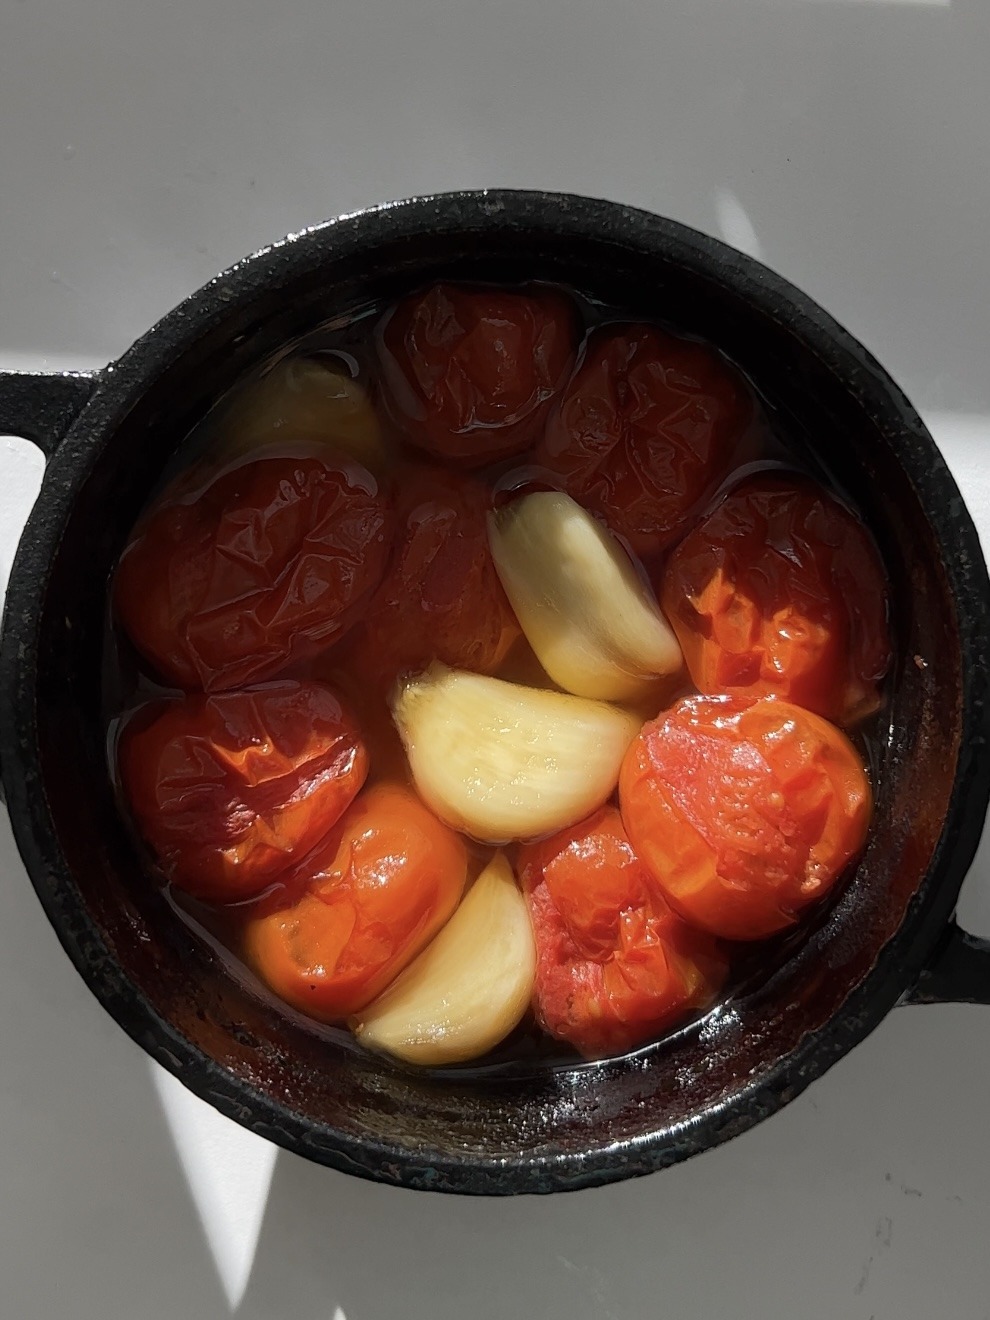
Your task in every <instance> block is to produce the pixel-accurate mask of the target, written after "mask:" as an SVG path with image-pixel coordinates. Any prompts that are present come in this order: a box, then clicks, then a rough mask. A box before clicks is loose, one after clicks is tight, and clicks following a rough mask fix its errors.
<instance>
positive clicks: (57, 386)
mask: <svg viewBox="0 0 990 1320" xmlns="http://www.w3.org/2000/svg"><path fill="white" fill-rule="evenodd" d="M96 380H97V378H96V376H95V375H94V374H91V373H88V372H78V371H63V372H44V371H41V372H32V371H10V372H3V371H0V435H19V436H23V437H24V439H25V440H30V441H31V442H32V443H33V444H36V445H37V446H38V448H39V449H40V450H42V452H43V453H44V454H45V457H46V458H51V456H52V454H54V452H55V450H56V448H57V446H58V443H59V441H60V440H61V439H62V438H63V436H64V435H65V433H66V431H68V429H69V427H70V426H71V425H72V423H73V421H75V419H76V417H77V416H78V415H79V413H80V412H81V411H82V409H83V405H84V404H85V403H86V401H87V400H88V399H89V396H90V395H91V394H92V393H93V389H94V388H95V386H96Z"/></svg>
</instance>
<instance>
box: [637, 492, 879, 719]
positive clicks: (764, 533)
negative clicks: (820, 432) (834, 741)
mask: <svg viewBox="0 0 990 1320" xmlns="http://www.w3.org/2000/svg"><path fill="white" fill-rule="evenodd" d="M662 598H663V607H664V611H665V613H666V615H667V618H668V619H669V620H670V622H671V624H672V626H673V628H674V630H675V632H676V633H677V637H678V640H679V642H680V644H681V649H682V651H683V652H684V658H685V661H686V662H687V666H688V669H689V670H690V673H691V678H692V679H693V681H694V683H695V684H696V686H697V687H698V688H700V690H701V691H702V692H708V693H728V694H729V695H749V696H753V697H760V696H770V695H777V696H780V697H784V698H785V699H786V700H788V701H793V702H795V703H796V704H798V705H800V706H806V707H807V708H808V709H809V710H813V711H815V712H816V713H817V714H819V715H824V716H825V717H826V718H827V719H831V720H835V721H836V722H837V723H840V724H847V725H848V724H853V723H855V722H856V721H857V720H859V719H861V718H863V717H864V716H865V715H868V714H870V713H871V712H872V711H874V710H876V708H877V707H878V706H879V704H880V689H879V684H880V681H881V679H882V678H883V676H884V674H885V673H886V671H887V669H888V667H889V665H890V659H891V652H890V638H889V633H888V627H887V587H886V581H885V578H884V571H883V566H882V564H881V562H880V557H879V555H878V554H877V551H876V547H875V546H874V544H873V542H872V540H871V539H870V536H869V533H868V532H867V531H866V529H865V527H863V525H862V524H861V523H860V522H859V521H858V520H857V519H856V518H855V516H854V515H853V514H851V513H850V512H849V511H848V510H847V509H846V508H845V507H844V506H843V505H842V504H840V503H839V501H838V500H836V499H835V498H834V497H833V496H831V495H829V494H828V493H827V492H826V491H824V490H823V489H822V488H821V487H820V486H818V485H816V484H815V483H814V482H812V481H810V480H808V479H806V478H801V477H796V476H790V475H788V476H775V475H766V474H764V475H760V476H756V477H751V478H749V479H747V480H746V481H743V482H742V483H741V484H740V485H739V486H737V487H736V488H735V489H734V490H733V491H731V492H730V493H729V494H728V495H727V496H726V497H725V499H724V500H722V502H721V503H720V504H719V505H718V506H717V508H716V509H715V510H714V511H713V512H712V513H711V514H710V515H709V516H708V517H707V518H705V519H704V520H703V521H702V522H700V523H699V524H698V526H697V527H695V529H694V530H693V531H692V532H690V533H689V534H688V536H686V537H685V538H684V540H683V541H682V542H681V544H680V545H679V546H678V547H677V549H676V550H675V551H674V553H673V555H672V556H671V559H670V562H669V563H668V566H667V571H666V574H665V577H664V582H663V591H662Z"/></svg>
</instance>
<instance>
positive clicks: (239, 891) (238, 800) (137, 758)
mask: <svg viewBox="0 0 990 1320" xmlns="http://www.w3.org/2000/svg"><path fill="white" fill-rule="evenodd" d="M148 714H150V715H151V716H152V717H151V718H148V715H146V714H138V715H137V716H136V717H135V718H134V719H132V720H131V722H130V723H129V724H128V725H127V726H126V727H125V729H124V732H123V735H122V737H121V740H120V746H119V749H118V764H119V768H120V778H121V786H122V788H123V790H124V793H125V795H126V797H127V799H128V801H129V802H130V805H131V810H132V811H133V813H134V817H135V819H136V821H137V823H138V826H139V828H140V830H141V833H142V834H143V835H144V838H145V839H146V840H147V842H148V844H149V845H150V847H151V848H152V850H153V851H154V852H155V853H156V854H157V856H158V859H159V861H160V863H161V865H162V867H163V869H164V870H165V873H166V874H167V875H168V876H169V878H170V879H171V880H172V882H173V883H174V884H175V885H176V886H178V888H180V889H183V890H185V891H187V892H188V893H190V894H193V895H195V896H196V897H198V898H205V899H211V900H213V901H215V902H228V903H229V902H236V901H237V900H239V899H245V898H250V897H251V896H253V895H255V894H258V893H260V892H261V891H262V890H263V889H265V888H266V886H268V885H269V884H271V883H272V882H273V881H275V880H277V879H278V878H279V877H280V875H281V874H282V873H283V872H284V871H285V870H286V869H287V868H288V867H289V866H291V865H292V863H293V862H295V861H298V860H299V858H301V857H303V856H305V854H306V853H308V852H309V851H310V849H311V848H313V847H314V846H315V845H316V844H317V843H319V841H320V840H321V839H322V838H323V836H324V835H325V834H327V833H328V832H329V830H330V829H331V828H332V827H333V825H334V824H335V823H336V821H337V819H338V817H339V816H341V814H342V813H343V812H344V810H345V809H346V808H347V807H348V806H349V805H350V802H351V800H352V798H353V797H354V795H355V794H356V793H357V791H358V790H359V789H360V787H361V785H362V784H363V783H364V780H365V776H366V775H367V773H368V754H367V751H366V749H365V745H364V742H363V741H362V738H361V734H360V732H359V731H358V728H357V726H356V724H355V723H354V721H353V719H352V718H351V716H350V715H349V714H348V712H347V711H346V710H345V709H344V707H343V706H342V705H341V703H340V701H339V699H338V698H337V696H336V695H335V694H334V692H333V691H332V690H331V689H330V688H327V687H324V686H323V685H322V684H319V683H293V682H282V683H269V684H265V685H264V686H261V687H255V688H245V689H243V690H242V691H240V692H218V693H214V694H213V695H209V696H208V695H205V694H203V693H193V694H192V695H189V696H186V697H183V698H181V699H180V700H178V701H171V702H167V703H165V704H163V705H162V706H159V707H158V708H157V709H154V712H153V714H152V712H149V713H148Z"/></svg>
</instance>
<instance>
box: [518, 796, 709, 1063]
mask: <svg viewBox="0 0 990 1320" xmlns="http://www.w3.org/2000/svg"><path fill="white" fill-rule="evenodd" d="M519 864H520V872H521V875H522V880H523V887H524V889H525V892H526V897H527V901H528V903H529V908H530V915H531V917H532V920H533V929H534V932H535V934H536V947H537V968H536V988H535V992H534V1003H535V1009H536V1016H537V1020H538V1022H539V1024H540V1026H541V1027H542V1028H543V1029H544V1030H545V1031H547V1032H549V1033H550V1035H551V1036H555V1037H556V1038H557V1039H558V1040H566V1041H569V1042H570V1043H571V1044H572V1045H574V1046H576V1048H577V1049H578V1050H580V1052H581V1053H582V1054H584V1055H586V1056H588V1057H591V1058H596V1057H601V1056H602V1055H606V1054H619V1053H622V1052H623V1051H625V1050H629V1049H632V1048H633V1047H634V1046H636V1045H641V1044H642V1043H643V1042H644V1041H647V1040H650V1039H651V1038H653V1037H655V1036H657V1035H659V1034H660V1033H661V1032H662V1031H664V1030H665V1029H666V1028H668V1027H671V1026H673V1025H675V1024H676V1023H678V1022H680V1021H683V1020H684V1019H685V1018H687V1017H689V1016H690V1015H691V1014H692V1013H694V1012H697V1011H699V1010H701V1009H703V1008H705V1007H707V1006H708V1005H709V1004H710V1003H712V1002H713V1000H714V998H715V995H716V993H717V991H718V989H719V987H720V986H721V984H722V982H723V980H724V978H725V972H726V962H725V958H724V957H723V955H722V954H721V953H720V952H719V950H718V947H717V945H716V943H715V941H714V940H713V939H712V938H711V936H709V935H706V934H705V933H703V932H701V931H698V930H694V929H692V928H691V927H690V926H689V925H687V923H686V922H684V921H682V920H681V919H680V917H678V916H676V915H675V914H674V913H673V912H672V911H671V910H670V908H669V907H668V905H667V903H666V902H665V901H664V899H663V898H662V896H661V895H660V893H659V891H658V889H657V886H656V885H655V884H654V883H653V881H652V877H651V876H650V874H649V872H648V871H647V869H646V868H645V867H644V866H643V864H642V862H640V860H639V859H638V858H637V856H636V854H635V853H634V852H633V850H632V848H631V846H630V844H629V840H628V839H627V837H626V833H625V830H624V829H623V826H622V821H621V819H620V818H619V813H618V812H617V811H616V810H615V808H614V807H602V808H601V809H600V810H599V811H597V812H595V814H594V815H593V816H590V817H588V819H587V820H584V821H582V822H581V823H580V824H578V825H574V826H572V827H571V828H570V829H567V830H562V831H561V832H560V833H559V834H555V835H553V836H552V837H551V838H549V839H544V840H543V841H542V842H540V843H534V844H529V845H527V846H526V847H524V848H522V849H521V850H520V857H519Z"/></svg>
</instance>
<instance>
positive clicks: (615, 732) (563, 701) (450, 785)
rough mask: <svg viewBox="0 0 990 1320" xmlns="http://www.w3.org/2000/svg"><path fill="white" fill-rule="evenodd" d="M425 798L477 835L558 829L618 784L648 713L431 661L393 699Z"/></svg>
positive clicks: (492, 837) (501, 836)
mask: <svg viewBox="0 0 990 1320" xmlns="http://www.w3.org/2000/svg"><path fill="white" fill-rule="evenodd" d="M392 715H393V718H394V719H395V723H396V726H397V728H398V730H399V733H400V735H401V737H402V741H403V743H404V745H405V748H406V755H407V756H408V758H409V765H410V768H411V770H412V775H413V781H414V783H415V785H416V788H417V790H418V791H419V794H420V796H421V797H422V798H423V799H424V801H425V802H427V803H428V805H429V806H431V807H432V808H433V810H434V811H435V812H436V813H437V815H438V816H439V817H440V818H441V819H442V820H444V821H446V822H447V823H448V824H449V825H453V826H454V827H455V828H456V829H460V830H464V831H465V833H467V834H470V835H472V836H473V837H474V838H476V839H483V840H486V841H488V842H492V843H503V842H505V841H506V840H509V839H531V838H534V837H535V836H537V835H540V834H547V833H549V832H551V831H552V830H558V829H562V828H563V827H564V826H565V825H571V824H573V823H574V822H575V821H578V820H580V819H581V818H582V817H583V816H586V815H587V814H588V812H589V811H593V810H594V809H595V807H598V806H600V805H601V804H602V803H603V802H604V801H605V799H606V798H607V797H608V795H609V794H610V793H611V792H612V790H613V789H614V788H615V785H616V782H617V779H618V774H619V767H620V765H621V764H622V757H623V754H624V753H625V750H626V748H627V747H628V746H629V744H630V742H631V741H632V739H633V738H634V737H635V736H636V734H637V733H638V732H639V729H640V726H641V723H642V721H641V720H640V719H639V718H638V717H637V716H636V715H633V714H630V712H628V711H625V710H622V709H619V708H618V707H615V706H609V705H606V704H605V703H604V702H601V701H588V700H585V699H584V698H583V697H572V696H570V695H568V694H567V693H562V692H549V691H542V690H539V689H537V688H530V687H521V686H519V685H518V684H515V683H506V682H505V681H504V680H502V679H497V678H487V677H484V676H482V675H480V674H469V673H466V672H465V671H463V670H454V669H448V668H447V667H446V666H445V665H440V664H434V665H432V666H431V667H430V668H429V669H428V670H427V671H426V672H425V673H423V674H420V675H418V676H416V677H414V678H410V679H407V680H405V681H404V682H403V683H401V684H400V685H399V688H398V690H397V691H396V693H395V694H394V696H393V699H392Z"/></svg>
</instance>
